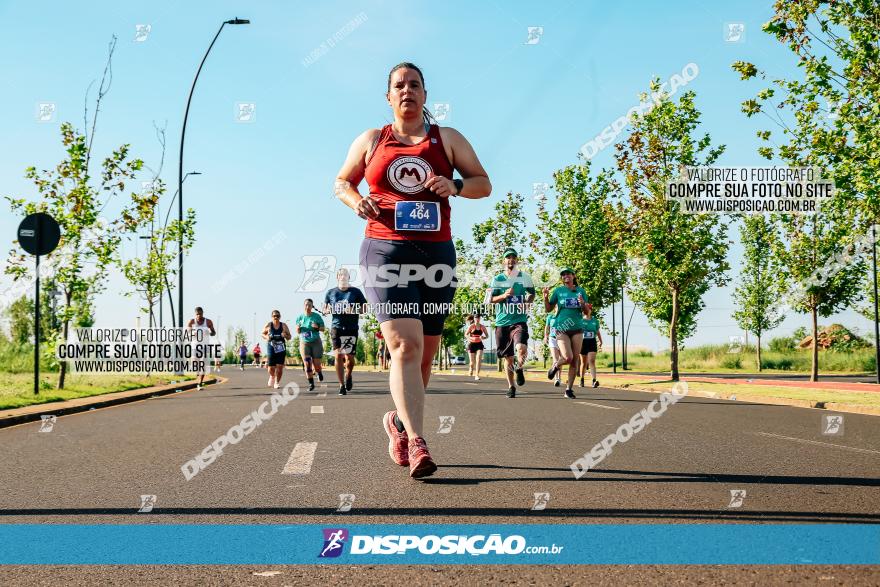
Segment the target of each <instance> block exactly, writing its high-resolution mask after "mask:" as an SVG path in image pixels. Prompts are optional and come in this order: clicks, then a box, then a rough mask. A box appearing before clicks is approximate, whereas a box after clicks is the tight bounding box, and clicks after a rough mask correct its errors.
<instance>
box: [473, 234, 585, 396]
mask: <svg viewBox="0 0 880 587" xmlns="http://www.w3.org/2000/svg"><path fill="white" fill-rule="evenodd" d="M518 261H519V255H518V253H517V252H516V250H515V249H512V248H508V249H507V250H505V251H504V254H503V270H502V272H501V273H499V274H498V275H497V276H495V278H494V279H493V281H492V284H491V286H490V287H489V289H488V290H487V292H486V300H485V301H486V303H487V304H493V305H494V306H495V307H496V308H498V310H497V312H496V316H495V341H496V346H497V349H498V350H497V356H498V360H499V361H500V360H503V361H504V363H505V374H506V377H507V384H508V389H507V397H509V398H515V397H516V390H517V387H521V386H523V385H524V384H525V374H524V373H523V365H525V362H526V359H527V357H528V341H529V327H528V316H529V312H530V309H531V308H530V306H531V304H532V303H533V301H534V299H535V295H536V290H535V285H534V282H533V281H532V278H531V276H530V275H528V274H527V273H524V272H522V271H520V270H519V269H518V268H517V263H518ZM559 278H560V280H561V281H562V284H561V285H559V286H558V287H556V288H555V289H554V290H553V291H552V292H551V291H550V289H549V288H543V290H542V295H543V302H544V309H545V310H546V311H547V319H546V323H545V328H544V344H545V345H547V346H548V347H549V348H550V352H551V356H552V360H553V361H552V365H551V367H550V369H549V370H548V372H547V376H548V378H549V379H551V380H555V385H556V386H557V387H558V386H559V385H561V373H562V370H563V367H565V366H568V373H567V380H566V381H567V383H566V387H565V392H564V393H565V397H567V398H569V399H575V395H574V391H573V390H572V386H573V384H574V380H575V378H576V375H577V374H580V386H581V387H584V376H585V373H586V370H587V369H588V368H589V370H590V373H591V375H592V386H593V387H599V382H598V380H597V379H596V353H597V352H598V350H599V347H600V346H601V345H602V335H601V333H600V331H599V321H598V320H597V319H596V318H594V317H593V315H592V314H593V307H592V305H591V304H589V303H588V302H587V299H588V298H587V292H586V291H584V289H583V288H581V287H580V286H579V285H578V283H577V277H576V276H575V273H574V271H573V270H572V269H571V268H569V267H565V268H563V269H562V270H561V271H560V275H559ZM488 336H489V333H488V330H487V328H486V326H485V325H484V324H482V322H481V317H480V315H479V314H475V315H473V316H469V317H468V320H467V326H466V328H465V338H466V340H467V350H468V354H469V355H470V369H469V371H468V375H469V376H472V377H473V378H474V380H475V381H479V380H480V367H481V363H482V355H483V352H484V350H485V345H484V344H483V340H485V339H486V338H488Z"/></svg>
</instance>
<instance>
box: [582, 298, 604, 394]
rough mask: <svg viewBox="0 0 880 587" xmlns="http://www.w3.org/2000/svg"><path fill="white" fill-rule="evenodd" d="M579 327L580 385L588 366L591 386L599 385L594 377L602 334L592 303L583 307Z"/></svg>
mask: <svg viewBox="0 0 880 587" xmlns="http://www.w3.org/2000/svg"><path fill="white" fill-rule="evenodd" d="M581 327H582V328H583V331H584V341H583V344H582V345H581V369H580V371H581V387H583V386H584V375H586V373H587V368H588V367H589V369H590V374H591V375H592V376H593V387H599V381H598V380H597V379H596V376H597V375H596V353H598V352H599V346H600V345H601V344H602V334H601V333H600V332H599V320H598V319H596V318H593V305H592V304H587V305H586V307H585V308H584V317H583V320H582V321H581Z"/></svg>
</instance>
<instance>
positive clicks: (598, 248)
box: [538, 161, 626, 317]
mask: <svg viewBox="0 0 880 587" xmlns="http://www.w3.org/2000/svg"><path fill="white" fill-rule="evenodd" d="M554 180H555V188H556V193H557V197H556V207H555V208H554V209H553V210H552V211H549V210H548V209H547V207H546V205H545V203H544V200H539V202H538V220H539V223H540V226H541V227H542V229H543V230H542V232H543V236H544V238H543V245H544V249H543V251H542V253H543V255H544V256H545V257H546V258H547V259H548V260H551V261H553V262H555V263H556V265H557V266H559V267H571V268H572V269H574V270H575V273H576V274H577V276H578V282H579V284H580V285H581V287H583V288H584V289H585V290H586V292H587V295H588V296H589V302H590V303H591V304H593V307H594V312H596V313H597V314H598V315H599V316H600V317H601V315H602V309H603V308H607V307H608V306H610V305H611V304H613V303H614V302H616V301H618V300H620V292H621V287H622V286H623V280H624V276H625V274H626V256H625V253H624V250H623V248H622V247H621V246H620V239H618V238H617V235H616V233H615V227H614V223H613V220H612V218H613V216H614V212H613V209H612V200H613V199H615V197H617V196H619V194H620V186H619V184H618V183H617V182H616V181H615V180H614V178H613V177H612V175H611V173H610V172H608V171H605V170H603V171H602V172H600V173H599V174H598V175H596V176H595V177H593V176H592V175H591V174H590V163H589V161H584V162H582V163H579V164H576V165H569V166H568V167H564V168H563V169H560V170H559V171H557V172H556V173H555V174H554Z"/></svg>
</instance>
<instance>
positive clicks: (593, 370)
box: [587, 353, 596, 381]
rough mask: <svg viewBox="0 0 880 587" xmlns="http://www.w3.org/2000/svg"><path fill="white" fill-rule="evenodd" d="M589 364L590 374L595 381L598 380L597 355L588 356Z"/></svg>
mask: <svg viewBox="0 0 880 587" xmlns="http://www.w3.org/2000/svg"><path fill="white" fill-rule="evenodd" d="M587 362H588V363H590V374H591V375H592V376H593V381H595V380H596V353H590V354H588V355H587Z"/></svg>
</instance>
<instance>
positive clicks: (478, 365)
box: [471, 351, 483, 377]
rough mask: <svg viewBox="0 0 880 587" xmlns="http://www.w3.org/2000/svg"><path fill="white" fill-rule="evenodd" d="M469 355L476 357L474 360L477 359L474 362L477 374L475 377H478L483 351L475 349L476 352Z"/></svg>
mask: <svg viewBox="0 0 880 587" xmlns="http://www.w3.org/2000/svg"><path fill="white" fill-rule="evenodd" d="M471 357H476V361H477V362H476V365H477V368H476V375H477V377H479V376H480V366H481V365H482V363H483V351H477V352H475V353H473V354H471Z"/></svg>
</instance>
